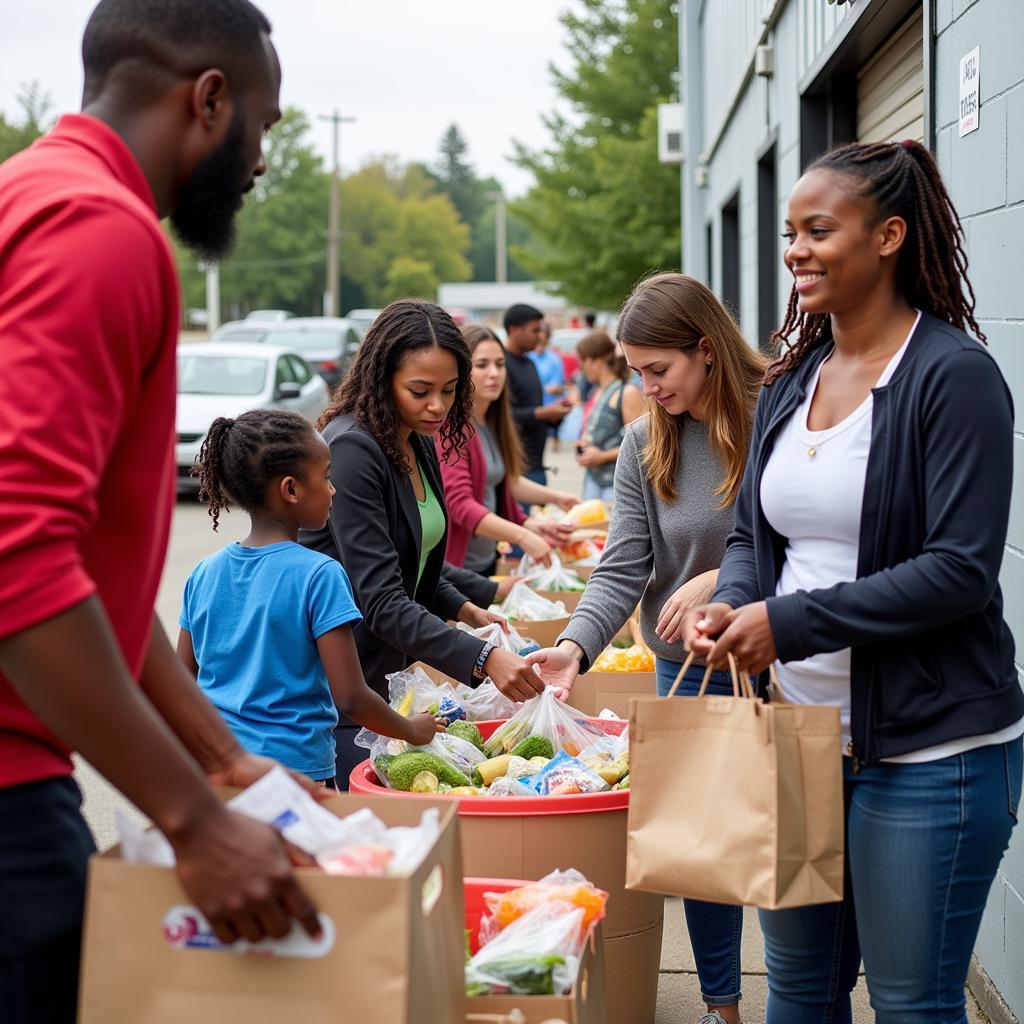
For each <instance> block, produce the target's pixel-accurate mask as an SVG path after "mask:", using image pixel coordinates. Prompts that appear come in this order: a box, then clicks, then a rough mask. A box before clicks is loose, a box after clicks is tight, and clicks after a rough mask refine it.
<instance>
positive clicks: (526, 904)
mask: <svg viewBox="0 0 1024 1024" xmlns="http://www.w3.org/2000/svg"><path fill="white" fill-rule="evenodd" d="M553 899H555V900H564V901H565V902H566V903H571V904H573V905H574V906H577V907H581V908H582V909H583V911H584V917H583V928H584V930H586V929H587V928H589V927H590V926H591V925H592V924H593V923H594V922H595V921H600V920H601V919H602V918H603V917H604V912H605V905H606V904H607V902H608V893H606V892H605V891H604V890H603V889H598V888H597V886H595V885H593V884H592V883H591V882H590V881H588V880H587V878H586V877H584V875H582V874H581V873H580V872H579V871H576V870H575V869H574V868H571V869H569V870H567V871H561V870H557V871H552V872H551V873H550V874H548V875H545V876H544V877H543V878H542V879H540V881H537V882H531V883H530V884H529V885H524V886H520V888H518V889H510V890H509V891H508V892H497V893H495V892H485V893H484V903H485V904H486V906H487V909H488V911H489V912H490V914H491V915H492V916H493V917H494V919H495V921H496V922H497V924H498V927H499V928H507V927H508V926H509V925H510V924H511V923H512V922H513V921H518V920H519V918H520V917H522V916H523V914H526V913H528V912H529V911H531V910H533V909H534V908H535V907H538V906H540V905H541V904H542V903H545V902H546V901H548V900H553Z"/></svg>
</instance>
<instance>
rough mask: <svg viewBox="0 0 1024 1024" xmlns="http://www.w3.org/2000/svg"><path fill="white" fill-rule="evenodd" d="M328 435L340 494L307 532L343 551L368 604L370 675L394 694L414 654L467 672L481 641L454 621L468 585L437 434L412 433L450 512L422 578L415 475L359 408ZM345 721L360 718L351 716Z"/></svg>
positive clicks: (304, 535) (457, 674)
mask: <svg viewBox="0 0 1024 1024" xmlns="http://www.w3.org/2000/svg"><path fill="white" fill-rule="evenodd" d="M323 438H324V440H325V441H326V442H327V443H328V445H329V446H330V449H331V482H332V483H333V484H334V487H335V489H336V491H337V494H336V495H335V497H334V504H333V507H332V509H331V516H330V519H329V520H328V522H327V526H326V527H324V529H322V530H316V531H307V530H304V531H302V532H301V533H300V535H299V540H300V542H301V543H302V544H304V545H305V546H306V547H309V548H313V549H315V550H317V551H322V552H323V553H324V554H326V555H330V556H331V557H332V558H336V559H337V560H338V561H340V562H341V564H342V565H343V566H344V568H345V572H346V573H347V574H348V578H349V580H350V581H351V583H352V591H353V593H354V595H355V599H356V605H357V606H358V607H359V610H360V611H361V612H362V613H363V621H362V622H360V623H359V624H358V625H357V626H356V627H355V628H354V630H353V632H354V635H355V641H356V647H357V649H358V651H359V661H360V664H361V665H362V669H363V676H364V677H365V678H366V682H367V683H368V684H369V685H370V686H371V687H372V688H373V689H374V690H376V691H377V693H379V694H381V696H383V697H384V698H385V699H386V698H387V693H388V683H387V678H386V677H387V676H388V675H389V674H390V673H392V672H398V671H400V670H401V669H403V668H405V667H406V666H407V665H408V664H410V663H411V662H413V661H425V662H427V663H428V664H429V665H433V666H434V667H435V668H438V669H440V670H441V671H442V672H445V673H447V674H448V675H450V676H452V677H454V678H456V679H462V680H465V681H466V682H469V681H470V679H471V677H472V673H473V667H474V665H475V663H476V659H477V656H478V655H479V654H480V651H481V649H482V648H483V641H482V640H478V639H476V638H475V637H472V636H469V635H468V634H467V633H463V632H462V631H460V630H456V629H453V628H452V627H451V626H449V625H447V624H446V620H447V619H453V618H455V616H456V614H457V613H458V610H459V608H460V607H461V606H462V605H463V604H464V603H465V602H466V600H467V595H466V594H465V593H464V592H463V591H462V590H460V589H457V587H456V586H455V585H454V584H453V582H452V579H451V578H450V577H449V574H448V573H447V572H446V570H445V561H444V552H445V544H446V539H447V533H448V531H447V511H446V510H445V508H444V486H443V485H442V483H441V472H440V468H439V466H438V462H437V453H436V451H435V449H434V443H433V441H432V440H430V439H427V440H424V439H423V438H421V437H420V436H419V435H418V434H413V435H412V443H413V447H414V448H415V450H416V456H417V459H418V460H419V463H420V465H421V466H422V467H423V473H424V476H425V477H426V479H427V481H428V482H429V484H430V486H431V487H432V488H433V489H434V493H435V494H436V495H437V497H438V500H439V502H440V504H441V508H442V510H443V511H444V512H445V535H444V536H443V537H442V538H441V541H440V543H439V544H437V546H436V547H435V548H434V549H433V551H431V552H430V555H429V556H428V557H427V562H426V565H425V566H424V568H423V578H422V579H421V580H420V583H419V586H418V587H417V586H416V574H417V572H418V570H419V563H420V545H421V543H422V534H421V527H420V516H419V510H418V507H417V504H416V494H415V492H414V491H413V488H412V483H411V482H410V480H409V477H408V475H407V474H406V473H402V472H400V471H399V470H397V469H396V468H395V467H394V466H393V465H392V464H391V462H390V461H389V460H388V459H387V457H386V456H385V455H384V452H383V450H382V449H381V447H380V445H379V444H378V443H377V440H376V438H374V436H373V435H372V434H371V433H370V432H369V431H368V430H366V429H365V428H363V427H362V426H361V425H360V424H358V423H357V422H356V421H355V420H354V419H353V418H352V417H351V416H339V417H337V419H334V420H332V421H331V422H330V423H328V424H327V426H326V427H325V428H324V431H323ZM449 568H453V567H449ZM452 576H453V577H454V578H456V579H458V581H459V584H460V585H461V584H463V583H464V584H466V586H467V589H474V588H475V590H476V593H475V594H474V595H470V599H471V600H474V603H477V601H476V599H477V598H482V599H483V600H484V601H486V602H489V601H490V600H491V599H492V598H493V597H494V590H495V589H496V585H495V584H494V583H491V582H490V581H488V580H484V579H482V577H475V574H470V573H466V572H462V573H453V574H452ZM346 724H352V723H350V722H348V721H347V720H346V719H344V718H343V720H342V725H346Z"/></svg>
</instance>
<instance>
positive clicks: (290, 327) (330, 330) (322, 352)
mask: <svg viewBox="0 0 1024 1024" xmlns="http://www.w3.org/2000/svg"><path fill="white" fill-rule="evenodd" d="M262 340H263V342H264V344H266V345H283V346H284V347H285V348H290V349H293V350H294V351H296V352H301V353H302V354H303V356H305V357H306V359H308V360H309V361H310V362H311V363H312V364H313V368H314V369H315V370H316V372H317V373H319V374H320V376H321V377H323V379H324V380H325V381H327V384H328V386H329V387H330V388H331V390H332V391H333V390H334V388H335V387H337V385H338V381H340V380H341V378H342V377H344V376H345V373H346V372H347V370H348V368H349V366H350V365H351V363H352V359H353V358H354V356H355V354H356V349H357V348H359V342H360V341H361V340H362V335H360V333H359V332H358V331H357V330H356V326H355V324H354V323H353V322H352V321H351V320H347V319H346V318H345V317H342V316H294V317H291V318H290V319H288V320H285V321H283V322H282V323H280V324H275V325H274V326H273V327H272V328H271V329H270V330H269V331H268V332H267V334H266V337H264V338H263V339H262Z"/></svg>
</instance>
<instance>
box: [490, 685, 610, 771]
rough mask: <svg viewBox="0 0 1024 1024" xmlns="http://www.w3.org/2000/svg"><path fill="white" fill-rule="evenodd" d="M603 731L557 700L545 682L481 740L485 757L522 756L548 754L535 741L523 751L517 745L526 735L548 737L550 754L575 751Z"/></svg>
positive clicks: (592, 741)
mask: <svg viewBox="0 0 1024 1024" xmlns="http://www.w3.org/2000/svg"><path fill="white" fill-rule="evenodd" d="M604 735H605V733H604V731H603V730H602V729H601V728H600V727H598V726H597V725H595V724H594V723H593V722H590V721H588V720H587V716H586V715H584V714H583V712H582V711H577V710H576V708H571V707H569V706H568V705H567V704H565V703H563V702H562V701H560V700H559V699H558V697H557V691H556V690H555V688H554V687H550V686H549V687H546V688H545V689H544V692H543V693H540V694H538V695H537V696H536V697H532V698H531V699H530V700H528V701H524V702H523V703H522V704H521V705H520V706H519V710H518V711H517V712H516V713H515V715H513V716H512V718H510V719H509V720H508V721H507V722H506V723H505V724H504V725H502V726H500V727H499V728H497V729H495V731H494V732H493V733H491V735H490V736H489V737H488V739H487V740H485V741H484V753H485V754H487V756H488V757H493V756H495V755H497V754H512V753H516V754H518V755H519V756H520V757H526V758H530V757H536V756H545V757H547V756H552V755H549V754H548V753H547V749H548V748H547V747H546V746H545V747H543V748H541V749H534V746H535V744H531V745H528V746H526V747H525V750H526V751H527V752H526V753H524V752H523V750H524V748H522V747H519V745H520V744H521V743H522V742H523V741H524V740H526V739H527V737H533V736H540V737H545V738H546V739H548V740H549V741H550V743H551V751H552V754H553V753H554V751H558V750H565V751H568V752H569V753H570V754H578V753H580V751H582V750H585V749H586V748H587V747H589V746H590V745H591V744H593V743H595V742H597V741H598V740H600V739H601V738H602V737H603V736H604ZM517 747H518V748H519V749H518V750H517Z"/></svg>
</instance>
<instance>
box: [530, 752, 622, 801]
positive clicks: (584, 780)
mask: <svg viewBox="0 0 1024 1024" xmlns="http://www.w3.org/2000/svg"><path fill="white" fill-rule="evenodd" d="M521 781H522V783H523V785H524V786H529V787H530V788H531V789H532V790H533V791H534V792H535V793H537V795H538V796H567V795H569V794H573V793H603V792H604V791H605V790H607V789H611V786H610V784H609V783H607V782H606V781H605V780H604V779H603V778H601V776H600V775H598V774H597V772H595V771H594V770H593V769H592V768H588V767H587V766H586V765H585V764H584V763H583V762H582V761H581V760H579V758H577V757H573V756H572V755H571V754H568V753H566V752H565V751H564V750H562V751H559V753H557V754H555V756H554V757H553V758H552V759H551V760H550V761H549V762H548V763H547V764H546V765H545V766H544V767H543V768H541V770H540V771H539V772H537V774H536V775H531V776H529V777H527V778H525V779H523V780H521Z"/></svg>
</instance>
